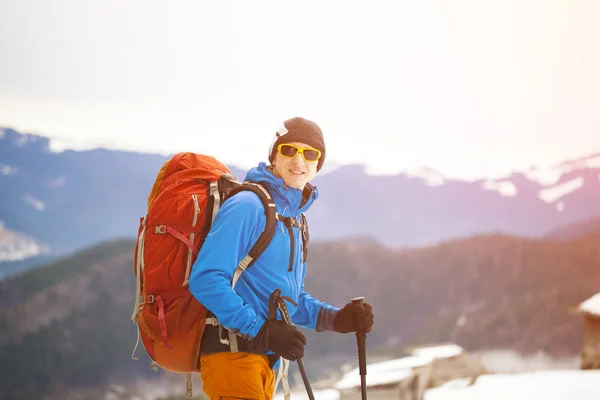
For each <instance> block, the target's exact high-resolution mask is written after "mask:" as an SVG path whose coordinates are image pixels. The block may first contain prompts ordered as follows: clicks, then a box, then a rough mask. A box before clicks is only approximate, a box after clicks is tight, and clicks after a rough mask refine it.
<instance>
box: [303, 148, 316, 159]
mask: <svg viewBox="0 0 600 400" xmlns="http://www.w3.org/2000/svg"><path fill="white" fill-rule="evenodd" d="M304 158H306V159H307V160H308V161H317V160H318V159H319V152H318V151H317V150H304Z"/></svg>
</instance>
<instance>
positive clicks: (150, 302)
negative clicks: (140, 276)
mask: <svg viewBox="0 0 600 400" xmlns="http://www.w3.org/2000/svg"><path fill="white" fill-rule="evenodd" d="M146 303H148V304H152V303H154V295H153V294H149V295H148V296H146Z"/></svg>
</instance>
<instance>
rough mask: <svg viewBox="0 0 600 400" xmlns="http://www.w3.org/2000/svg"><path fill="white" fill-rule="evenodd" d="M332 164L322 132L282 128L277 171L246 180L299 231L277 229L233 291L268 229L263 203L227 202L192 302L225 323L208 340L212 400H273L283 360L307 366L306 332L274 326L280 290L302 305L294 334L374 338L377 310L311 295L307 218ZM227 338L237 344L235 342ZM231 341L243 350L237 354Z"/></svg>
mask: <svg viewBox="0 0 600 400" xmlns="http://www.w3.org/2000/svg"><path fill="white" fill-rule="evenodd" d="M324 161H325V142H324V140H323V134H322V132H321V129H320V128H319V126H318V125H317V124H316V123H314V122H312V121H309V120H306V119H304V118H300V117H296V118H292V119H289V120H287V121H285V122H284V123H283V124H282V125H281V126H280V127H279V129H278V130H277V133H276V135H275V138H274V140H273V142H272V144H271V148H270V149H269V162H270V164H271V165H270V166H267V164H266V163H264V162H261V163H259V165H258V167H255V168H253V169H251V170H250V171H249V172H248V174H247V176H246V179H245V180H246V181H250V182H255V183H259V184H261V185H262V186H263V187H264V188H265V189H266V190H267V191H268V192H269V193H270V195H271V197H272V198H273V200H274V202H275V205H276V208H277V213H278V214H279V215H280V216H282V217H291V218H293V219H294V221H295V222H296V223H295V224H293V225H286V224H284V223H283V222H282V221H279V220H278V221H277V227H276V230H275V234H274V236H273V239H272V241H271V243H270V244H269V246H268V247H267V249H266V250H265V251H264V253H263V254H262V255H261V256H260V257H259V258H258V259H257V260H256V261H255V262H254V264H253V265H252V266H251V267H250V268H248V269H247V270H246V271H245V272H244V273H243V274H241V276H240V278H239V280H238V281H237V283H236V285H235V287H234V288H232V279H233V275H234V270H235V269H236V267H237V265H238V263H239V262H240V260H241V259H242V258H243V257H244V256H245V255H246V254H247V253H248V251H249V250H250V248H251V247H252V246H253V244H254V243H255V242H256V240H257V239H258V237H259V235H260V234H261V232H263V230H264V228H265V224H266V217H265V211H264V206H263V204H262V202H261V201H260V199H259V197H258V196H257V195H256V194H255V193H252V192H250V191H242V192H240V193H238V194H236V195H235V196H231V197H230V198H228V199H227V200H226V201H225V202H224V203H223V204H222V206H221V208H220V209H219V211H218V213H217V215H216V217H215V220H214V222H213V226H212V228H211V231H210V233H209V234H208V236H207V237H206V241H205V242H204V244H203V246H202V249H201V251H200V253H199V254H198V258H197V260H196V262H195V263H194V265H193V268H192V273H191V276H190V290H191V292H192V294H193V295H194V296H195V297H196V298H197V299H198V301H199V302H201V303H202V304H204V306H206V308H207V309H208V310H210V312H211V313H212V315H214V316H215V317H216V319H217V320H218V322H219V326H211V325H207V327H206V331H205V333H204V337H203V339H202V356H201V377H202V381H203V390H204V392H205V393H206V394H207V395H208V396H209V397H210V398H211V399H226V398H237V399H240V398H243V399H263V398H264V399H270V398H271V397H272V395H273V390H274V381H275V379H274V372H273V369H274V366H275V365H277V364H278V359H279V357H283V358H284V359H286V360H295V359H296V358H302V357H303V355H304V345H305V344H306V338H305V337H304V335H303V334H302V332H300V331H299V330H298V329H297V328H296V327H295V326H293V325H288V324H286V323H284V322H280V321H278V322H273V321H269V319H268V310H269V297H270V295H271V294H272V293H273V291H275V290H276V289H280V290H281V295H282V296H287V297H289V298H291V299H292V300H293V301H294V302H295V303H296V304H297V305H295V304H293V303H287V307H288V309H289V314H290V315H291V319H292V322H293V324H294V325H299V326H302V327H306V328H309V329H313V330H316V331H317V332H322V331H335V332H340V333H348V332H355V331H357V330H362V329H364V330H366V331H367V332H369V331H370V330H371V327H372V325H373V320H374V319H373V313H372V307H371V306H370V305H369V304H366V303H365V304H364V305H357V304H353V303H352V302H350V303H348V304H347V305H345V306H344V307H343V308H341V309H340V308H337V307H334V306H331V305H329V304H326V303H324V302H321V301H319V300H316V299H314V298H312V297H311V296H310V294H309V293H308V292H306V291H305V290H304V278H305V275H306V263H305V260H304V259H303V257H304V253H303V235H302V221H303V218H302V216H301V215H302V213H304V212H306V211H308V209H309V208H310V206H311V205H312V204H313V202H314V201H315V200H316V199H317V197H318V192H317V188H316V187H314V186H312V185H310V183H309V181H310V180H312V179H313V178H314V177H315V175H316V173H317V172H318V171H319V170H320V169H321V168H322V166H323V162H324ZM225 330H227V331H230V332H233V333H235V334H237V335H233V334H229V336H228V335H227V332H225ZM223 333H225V335H223ZM230 339H231V340H234V341H235V347H234V348H233V349H232V346H231V345H232V343H231V340H230Z"/></svg>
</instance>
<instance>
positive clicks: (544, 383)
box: [425, 370, 600, 400]
mask: <svg viewBox="0 0 600 400" xmlns="http://www.w3.org/2000/svg"><path fill="white" fill-rule="evenodd" d="M467 385H468V380H464V379H461V380H455V381H451V382H448V383H446V384H445V385H442V386H440V387H438V388H434V389H429V390H427V391H426V392H425V400H474V399H485V400H530V399H540V400H541V399H543V400H559V399H560V400H568V399H578V400H598V399H600V370H596V371H580V370H562V371H559V370H554V371H534V372H527V373H521V374H490V375H482V376H480V377H479V379H477V381H476V382H475V384H473V385H472V386H467Z"/></svg>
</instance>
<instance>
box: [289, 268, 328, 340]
mask: <svg viewBox="0 0 600 400" xmlns="http://www.w3.org/2000/svg"><path fill="white" fill-rule="evenodd" d="M304 275H306V264H305V265H304ZM338 311H339V308H337V307H334V306H331V305H329V304H327V303H324V302H322V301H320V300H317V299H315V298H313V297H312V296H311V295H310V293H308V292H307V291H305V290H304V276H303V277H302V288H301V289H300V296H298V308H297V309H296V312H295V313H294V315H292V322H293V323H294V324H296V325H300V326H302V327H305V328H308V329H313V330H316V331H317V332H322V331H332V330H333V319H334V318H335V315H336V314H337V312H338Z"/></svg>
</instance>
